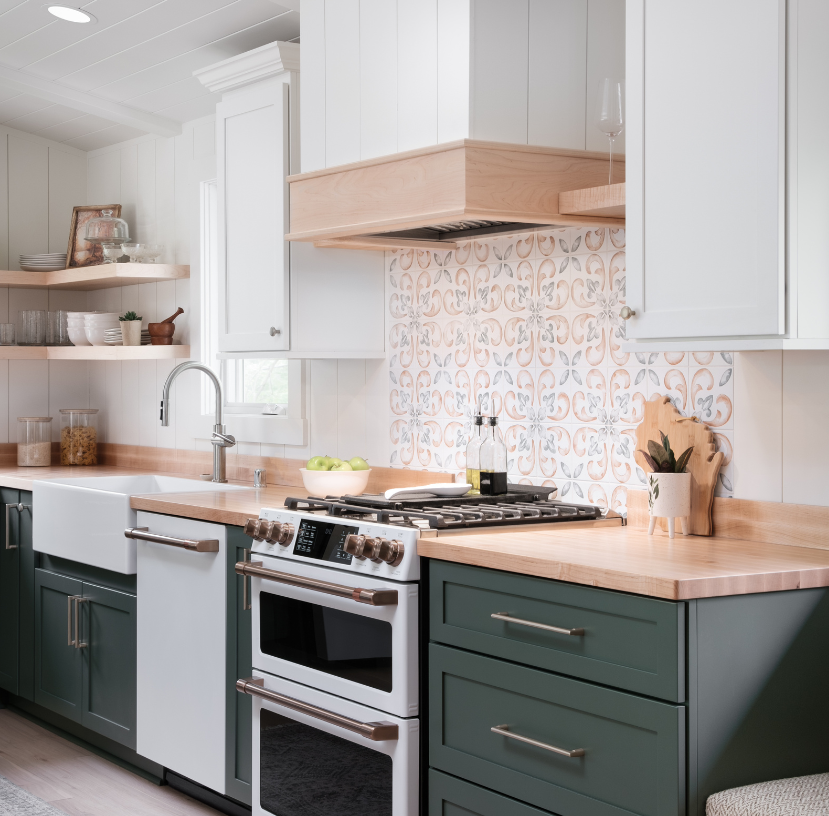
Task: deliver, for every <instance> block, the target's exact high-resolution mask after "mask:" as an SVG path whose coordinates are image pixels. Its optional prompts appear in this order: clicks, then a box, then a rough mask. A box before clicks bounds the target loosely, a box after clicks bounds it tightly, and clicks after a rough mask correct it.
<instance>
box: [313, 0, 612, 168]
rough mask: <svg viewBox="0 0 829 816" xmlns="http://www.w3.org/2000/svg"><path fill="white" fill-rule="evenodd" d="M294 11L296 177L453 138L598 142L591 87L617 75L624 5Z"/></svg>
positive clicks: (596, 1) (415, 2) (589, 0)
mask: <svg viewBox="0 0 829 816" xmlns="http://www.w3.org/2000/svg"><path fill="white" fill-rule="evenodd" d="M301 6H302V12H301V15H302V55H303V60H302V95H303V101H302V110H301V114H300V115H301V120H302V170H303V172H306V171H311V170H318V169H320V168H323V167H333V166H336V165H338V164H346V163H348V162H353V161H360V160H363V159H370V158H373V157H375V156H382V155H387V154H390V153H397V152H401V151H404V150H412V149H415V148H418V147H426V146H428V145H433V144H439V143H442V142H449V141H453V140H455V139H464V138H471V139H484V140H489V141H503V142H512V143H518V144H533V145H547V146H551V147H564V148H571V149H582V150H584V149H587V150H602V151H603V150H606V149H607V147H608V142H607V137H606V136H605V135H604V134H603V133H601V132H600V131H599V130H598V128H597V127H596V126H595V105H596V94H597V87H598V81H599V80H600V79H601V78H603V77H606V76H615V77H618V78H623V77H624V71H625V3H624V0H511V2H510V3H508V4H505V3H503V2H501V0H302V3H301ZM624 149H625V144H624V134H622V136H620V137H619V138H617V139H616V143H615V147H614V150H617V151H618V152H620V153H623V152H624Z"/></svg>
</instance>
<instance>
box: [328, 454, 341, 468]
mask: <svg viewBox="0 0 829 816" xmlns="http://www.w3.org/2000/svg"><path fill="white" fill-rule="evenodd" d="M328 462H329V465H328V469H329V470H334V468H335V467H336V466H337V465H341V464H342V463H343V460H342V459H338V458H337V457H336V456H331V457H329V459H328Z"/></svg>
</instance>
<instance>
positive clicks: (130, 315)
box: [118, 311, 144, 323]
mask: <svg viewBox="0 0 829 816" xmlns="http://www.w3.org/2000/svg"><path fill="white" fill-rule="evenodd" d="M118 319H119V320H120V321H121V322H122V323H123V322H126V321H129V322H132V321H133V320H143V319H144V318H143V317H139V316H138V315H137V314H136V313H135V312H133V311H129V312H124V314H123V315H122V316H121V317H119V318H118Z"/></svg>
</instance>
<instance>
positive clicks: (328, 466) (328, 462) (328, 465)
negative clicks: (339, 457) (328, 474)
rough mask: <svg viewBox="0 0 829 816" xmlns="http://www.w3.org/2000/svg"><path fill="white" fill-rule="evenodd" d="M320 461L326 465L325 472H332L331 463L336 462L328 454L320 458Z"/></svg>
mask: <svg viewBox="0 0 829 816" xmlns="http://www.w3.org/2000/svg"><path fill="white" fill-rule="evenodd" d="M320 459H322V461H323V462H324V463H325V470H331V463H332V462H333V461H334V460H333V459H332V458H331V457H330V456H328V454H326V455H325V456H320Z"/></svg>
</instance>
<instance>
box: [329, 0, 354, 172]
mask: <svg viewBox="0 0 829 816" xmlns="http://www.w3.org/2000/svg"><path fill="white" fill-rule="evenodd" d="M325 30H326V32H329V33H330V35H333V36H326V38H325V161H326V163H327V164H328V165H329V166H332V165H338V164H348V163H350V162H355V161H359V160H360V0H327V2H326V3H325Z"/></svg>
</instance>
